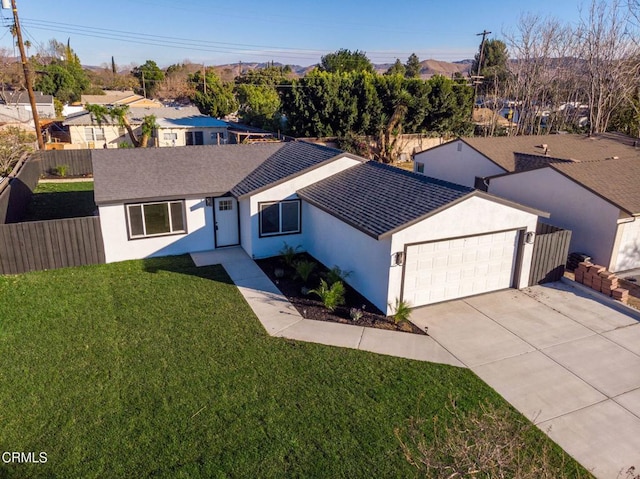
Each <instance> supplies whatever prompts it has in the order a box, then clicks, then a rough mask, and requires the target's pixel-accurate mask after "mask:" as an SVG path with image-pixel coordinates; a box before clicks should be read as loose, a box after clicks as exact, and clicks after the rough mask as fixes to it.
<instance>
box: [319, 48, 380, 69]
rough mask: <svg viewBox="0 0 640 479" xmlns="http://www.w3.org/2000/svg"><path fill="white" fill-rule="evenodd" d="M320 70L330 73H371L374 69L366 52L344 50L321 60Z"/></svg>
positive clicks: (329, 54)
mask: <svg viewBox="0 0 640 479" xmlns="http://www.w3.org/2000/svg"><path fill="white" fill-rule="evenodd" d="M320 70H322V71H325V72H329V73H342V72H363V71H364V72H370V73H373V71H374V68H373V64H372V63H371V60H369V58H367V54H366V53H365V52H361V51H359V50H355V51H353V52H352V51H351V50H347V49H346V48H342V49H340V50H338V51H336V52H334V53H328V54H326V55H324V56H323V57H322V58H321V59H320Z"/></svg>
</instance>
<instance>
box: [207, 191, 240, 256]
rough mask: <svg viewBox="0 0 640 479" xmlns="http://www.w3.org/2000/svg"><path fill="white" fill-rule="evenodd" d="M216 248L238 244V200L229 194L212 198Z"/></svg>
mask: <svg viewBox="0 0 640 479" xmlns="http://www.w3.org/2000/svg"><path fill="white" fill-rule="evenodd" d="M213 221H214V224H215V235H216V237H215V244H216V248H220V247H221V246H232V245H237V244H240V236H239V234H238V202H237V201H236V199H235V198H232V197H230V196H222V197H219V198H214V200H213Z"/></svg>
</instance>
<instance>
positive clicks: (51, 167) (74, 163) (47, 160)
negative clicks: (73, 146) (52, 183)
mask: <svg viewBox="0 0 640 479" xmlns="http://www.w3.org/2000/svg"><path fill="white" fill-rule="evenodd" d="M34 156H35V157H37V158H39V159H40V172H41V173H42V174H55V172H56V168H57V167H58V166H66V167H67V168H66V175H67V176H83V175H90V174H92V173H93V165H92V163H91V150H47V151H39V152H37V153H35V154H34Z"/></svg>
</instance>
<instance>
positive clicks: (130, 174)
mask: <svg viewBox="0 0 640 479" xmlns="http://www.w3.org/2000/svg"><path fill="white" fill-rule="evenodd" d="M91 153H92V161H93V173H94V180H95V201H96V204H97V206H98V211H99V215H100V223H101V228H102V234H103V238H104V245H105V255H106V260H107V262H113V261H122V260H127V259H136V258H146V257H150V256H163V255H173V254H183V253H190V252H196V251H205V250H211V249H215V248H223V247H226V246H235V245H239V246H241V247H242V248H243V249H244V250H245V251H246V252H247V254H249V255H250V256H252V257H254V258H263V257H269V256H275V255H278V254H279V252H280V250H281V249H282V248H283V245H284V244H287V245H290V246H300V248H301V250H303V251H307V252H308V253H309V254H311V255H312V256H314V257H315V258H317V259H318V260H319V261H321V262H322V263H324V264H325V265H327V266H329V267H331V266H334V265H337V266H339V267H340V268H342V269H343V270H349V271H352V274H351V275H350V276H349V278H348V282H349V283H350V284H351V285H352V286H353V287H354V288H355V289H356V290H358V291H359V292H360V293H361V294H363V295H364V296H365V297H367V298H368V299H369V300H370V301H371V302H372V303H373V304H375V305H376V306H377V307H378V308H380V309H381V310H382V311H384V312H387V313H388V312H390V306H389V304H390V303H391V304H393V303H394V302H395V299H397V298H402V299H404V300H406V301H408V302H409V303H410V304H411V305H413V306H419V305H424V304H429V303H434V302H439V301H444V300H448V299H453V298H458V297H463V296H468V295H472V294H478V293H483V292H488V291H493V290H498V289H504V288H511V287H514V288H521V287H525V286H528V284H527V281H528V277H529V270H530V266H531V258H532V249H533V245H532V244H531V243H532V241H531V239H532V236H533V235H531V234H527V233H531V232H535V230H536V225H537V221H538V216H539V215H541V214H544V213H541V212H540V211H537V210H534V209H532V208H528V207H524V206H521V205H518V204H516V203H513V202H511V201H507V200H504V199H501V198H498V197H496V196H493V195H491V194H488V193H485V192H481V191H475V190H473V189H471V188H468V187H464V186H460V185H455V184H452V183H448V182H444V181H439V180H434V179H432V178H427V177H424V176H421V175H417V174H415V173H412V172H408V171H403V170H400V169H397V168H394V167H391V166H387V165H383V164H379V163H375V162H371V161H367V160H365V159H364V158H360V157H357V156H354V155H351V154H349V153H345V152H342V151H340V150H336V149H333V148H328V147H324V146H320V145H313V144H308V143H304V142H289V143H256V144H247V145H219V146H193V147H188V148H187V147H185V148H159V149H125V150H93V151H92V152H91Z"/></svg>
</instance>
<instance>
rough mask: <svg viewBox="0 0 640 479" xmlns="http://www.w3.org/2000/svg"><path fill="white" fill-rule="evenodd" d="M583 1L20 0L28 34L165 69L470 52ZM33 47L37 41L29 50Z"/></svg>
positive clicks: (104, 60)
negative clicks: (530, 17)
mask: <svg viewBox="0 0 640 479" xmlns="http://www.w3.org/2000/svg"><path fill="white" fill-rule="evenodd" d="M581 4H582V1H581V0H533V1H522V0H473V1H472V0H405V1H395V2H394V1H384V2H383V1H380V0H370V1H361V0H358V1H350V0H342V1H338V0H326V1H322V0H321V1H317V0H296V1H291V0H287V1H280V2H265V1H263V0H261V1H258V0H243V1H241V2H233V1H231V2H229V1H225V2H222V1H218V0H111V1H96V0H61V1H58V2H52V1H51V0H17V5H18V13H19V16H20V20H21V24H22V26H23V34H24V38H25V40H27V39H28V40H29V41H31V43H32V44H34V45H38V44H46V43H47V42H48V40H49V39H51V38H55V39H57V40H58V41H61V42H64V43H66V41H67V38H71V46H72V48H73V49H74V50H75V52H76V53H77V54H78V56H79V57H80V60H81V61H82V63H83V64H85V65H101V64H110V62H111V56H114V57H115V60H116V63H117V64H119V65H128V64H131V63H135V64H141V63H144V62H145V61H146V60H148V59H151V60H155V61H156V62H157V63H158V64H159V65H160V66H161V67H166V66H168V65H170V64H172V63H179V62H183V61H185V60H189V61H191V62H194V63H206V64H207V65H215V64H223V63H236V62H237V61H239V60H240V61H242V62H253V61H256V62H264V61H271V60H274V61H276V62H282V63H289V64H297V65H303V66H307V65H313V64H316V63H318V62H319V60H320V57H321V56H322V55H323V54H326V53H329V52H332V51H335V50H337V49H339V48H348V49H350V50H362V51H365V52H366V53H367V56H368V57H369V58H370V59H371V60H372V61H373V62H375V63H391V62H393V61H395V59H396V58H400V59H401V60H402V61H405V60H406V58H407V57H408V56H409V55H410V54H411V53H412V52H415V53H416V54H417V55H418V56H419V57H420V59H421V60H426V59H429V58H433V59H436V60H446V61H454V60H462V59H465V58H472V57H473V55H474V54H475V52H476V51H477V49H478V44H479V41H480V37H478V36H476V33H478V32H481V31H482V30H484V29H487V30H489V31H491V32H492V34H491V35H490V37H491V38H502V37H503V32H504V31H505V30H508V29H509V28H513V27H512V26H513V25H514V24H515V23H516V22H517V21H518V19H519V17H520V15H521V14H522V13H527V12H530V13H534V14H539V15H541V16H543V17H544V16H552V17H555V18H558V19H560V20H564V21H567V22H576V21H577V20H578V18H579V6H580V5H581ZM12 22H13V20H12V16H11V11H10V10H2V30H1V31H0V48H1V47H4V48H9V49H12V40H11V35H10V33H8V30H9V26H10V25H11V24H12ZM32 53H33V47H32Z"/></svg>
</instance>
